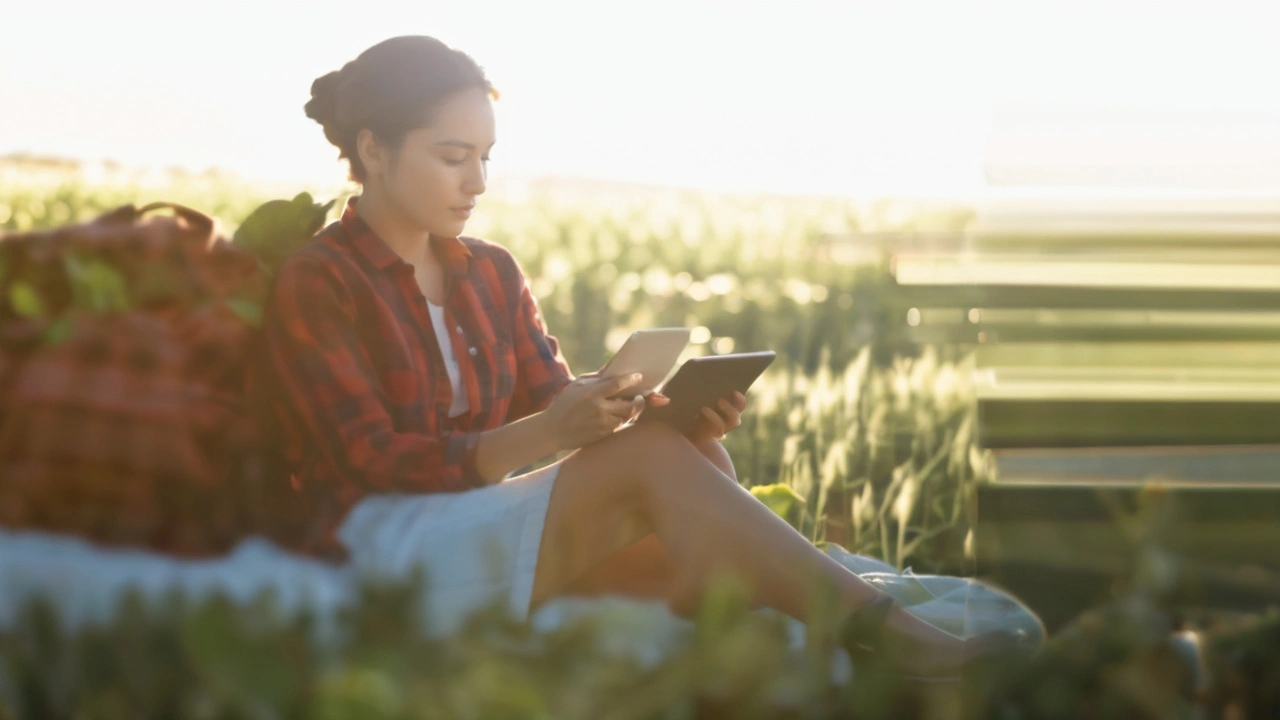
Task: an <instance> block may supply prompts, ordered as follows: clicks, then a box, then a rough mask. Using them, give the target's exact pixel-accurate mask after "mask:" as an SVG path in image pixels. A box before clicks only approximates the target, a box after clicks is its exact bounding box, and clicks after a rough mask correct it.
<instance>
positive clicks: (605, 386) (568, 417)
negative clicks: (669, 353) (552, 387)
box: [543, 373, 643, 452]
mask: <svg viewBox="0 0 1280 720" xmlns="http://www.w3.org/2000/svg"><path fill="white" fill-rule="evenodd" d="M641 378H642V376H641V375H640V374H639V373H633V374H631V375H615V376H608V377H600V376H598V375H593V376H591V377H579V378H577V379H575V380H574V381H573V382H570V383H569V384H568V385H566V386H564V388H562V389H561V390H560V393H559V394H558V395H556V396H555V398H554V399H553V400H552V401H551V404H550V405H548V406H547V408H546V410H543V413H544V414H545V415H546V422H547V426H548V427H549V428H550V432H551V435H552V438H553V440H554V441H555V445H556V451H557V452H559V451H560V450H574V449H577V448H580V447H582V446H583V445H589V444H591V443H593V442H595V441H597V440H600V439H602V438H605V437H607V436H609V435H610V434H612V433H613V432H614V431H615V430H617V429H618V426H619V425H621V424H622V423H624V422H626V421H627V420H629V419H630V418H631V416H632V415H634V414H635V413H636V412H637V403H636V402H635V401H634V400H610V399H609V398H610V397H611V396H614V395H619V394H622V393H623V392H624V391H625V390H626V389H627V388H629V387H634V386H635V385H636V384H637V383H639V382H640V380H641ZM641 407H643V406H641Z"/></svg>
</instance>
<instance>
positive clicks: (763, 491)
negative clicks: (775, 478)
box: [751, 483, 805, 527]
mask: <svg viewBox="0 0 1280 720" xmlns="http://www.w3.org/2000/svg"><path fill="white" fill-rule="evenodd" d="M751 494H752V495H754V496H755V498H756V499H757V500H759V501H760V502H762V503H764V506H765V507H767V508H769V509H770V510H772V511H773V512H774V514H776V515H777V516H778V517H781V518H782V519H783V520H786V521H787V522H788V523H790V524H791V525H792V526H793V527H795V526H797V525H798V524H799V522H800V515H801V510H802V509H803V508H804V507H805V498H804V497H803V496H802V495H800V494H799V493H797V492H796V491H795V490H792V489H791V487H790V486H788V485H784V484H782V483H774V484H772V485H756V486H755V487H753V488H751Z"/></svg>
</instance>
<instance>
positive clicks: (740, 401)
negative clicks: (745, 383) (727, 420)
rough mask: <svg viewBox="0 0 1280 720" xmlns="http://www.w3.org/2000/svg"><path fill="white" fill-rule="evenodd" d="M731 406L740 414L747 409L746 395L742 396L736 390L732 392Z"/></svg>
mask: <svg viewBox="0 0 1280 720" xmlns="http://www.w3.org/2000/svg"><path fill="white" fill-rule="evenodd" d="M733 406H734V407H736V408H738V412H742V411H743V410H746V409H747V396H746V395H743V394H742V393H740V392H738V391H737V390H734V391H733Z"/></svg>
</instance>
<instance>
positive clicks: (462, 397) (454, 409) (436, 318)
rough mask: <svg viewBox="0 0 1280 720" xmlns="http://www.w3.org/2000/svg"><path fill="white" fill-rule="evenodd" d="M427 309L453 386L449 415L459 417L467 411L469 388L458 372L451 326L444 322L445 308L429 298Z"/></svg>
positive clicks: (450, 383) (450, 385)
mask: <svg viewBox="0 0 1280 720" xmlns="http://www.w3.org/2000/svg"><path fill="white" fill-rule="evenodd" d="M427 309H428V310H430V311H431V325H432V327H434V328H435V330H436V341H437V342H438V343H439V344H440V354H441V355H444V369H445V372H446V373H448V374H449V387H451V388H453V403H452V404H450V405H449V417H457V416H459V415H461V414H462V413H464V412H466V411H467V389H466V388H465V387H463V386H462V374H461V373H459V372H458V359H457V358H456V357H454V354H453V343H452V342H450V341H449V328H448V326H446V325H445V324H444V308H443V307H441V306H440V305H436V304H435V303H433V302H431V301H430V300H428V301H427Z"/></svg>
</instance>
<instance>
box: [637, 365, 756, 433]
mask: <svg viewBox="0 0 1280 720" xmlns="http://www.w3.org/2000/svg"><path fill="white" fill-rule="evenodd" d="M776 356H777V353H774V352H773V351H772V350H765V351H762V352H750V353H734V354H731V355H708V356H706V357H697V358H689V359H688V360H686V361H685V363H684V364H683V365H681V366H680V369H679V370H678V371H676V374H675V375H674V376H673V377H672V378H671V380H669V381H668V382H667V384H666V385H663V386H662V394H663V395H666V396H667V397H669V398H671V402H669V403H667V404H666V405H663V406H662V407H650V408H645V409H644V410H643V411H642V412H641V413H640V415H639V417H637V418H636V422H655V421H656V422H664V423H666V424H668V425H670V426H671V427H673V428H675V429H676V430H678V431H679V432H680V433H681V434H683V435H692V434H693V431H694V430H696V429H697V428H698V415H699V414H700V413H701V412H702V408H704V407H709V408H711V409H713V410H714V409H715V407H716V402H717V401H719V400H720V398H726V399H728V398H732V397H733V391H734V390H737V391H738V392H740V393H742V394H743V395H746V394H747V390H748V389H749V388H750V387H751V385H752V383H754V382H755V381H756V378H758V377H760V373H762V372H764V369H765V368H767V367H769V365H770V364H771V363H772V362H773V359H774V358H775V357H776Z"/></svg>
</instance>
